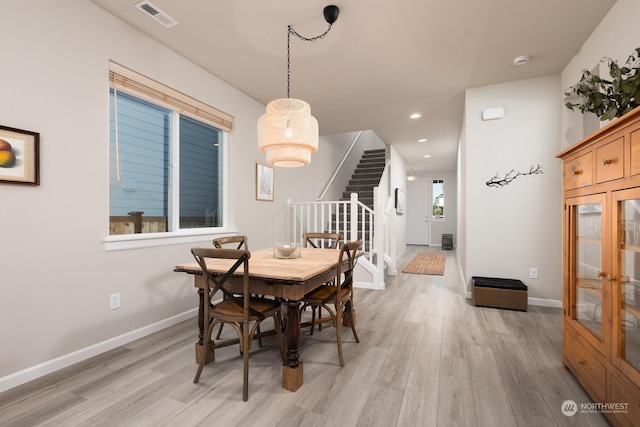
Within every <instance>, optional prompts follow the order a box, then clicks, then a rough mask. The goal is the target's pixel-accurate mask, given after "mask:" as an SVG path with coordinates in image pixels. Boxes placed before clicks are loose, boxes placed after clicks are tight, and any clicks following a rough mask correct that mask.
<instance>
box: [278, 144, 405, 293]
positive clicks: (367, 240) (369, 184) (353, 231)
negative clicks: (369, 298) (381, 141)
mask: <svg viewBox="0 0 640 427" xmlns="http://www.w3.org/2000/svg"><path fill="white" fill-rule="evenodd" d="M288 205H289V210H290V224H291V236H292V241H295V242H297V241H299V239H300V237H301V236H302V234H303V233H305V232H330V233H340V234H342V235H343V239H344V241H345V242H347V241H353V240H357V239H362V241H363V242H362V248H363V251H364V255H363V256H362V257H361V258H359V259H358V268H362V271H363V272H366V274H370V276H369V277H370V280H366V281H360V282H358V283H357V284H356V286H358V287H366V288H369V289H384V287H385V284H384V277H385V272H387V273H388V274H390V275H395V274H396V273H395V272H396V270H395V237H394V235H393V233H391V232H390V230H393V229H394V228H393V221H394V216H395V215H391V211H392V209H391V205H392V197H391V194H390V192H389V169H388V167H386V160H385V150H384V149H380V150H367V151H365V152H364V153H363V155H362V158H361V159H360V162H359V163H358V165H357V167H356V170H355V171H354V173H353V175H352V177H351V180H350V181H349V184H348V185H347V188H346V191H345V192H344V193H343V195H342V198H341V199H340V200H335V201H316V202H292V201H291V200H289V201H288ZM387 267H388V269H387ZM366 274H365V275H366Z"/></svg>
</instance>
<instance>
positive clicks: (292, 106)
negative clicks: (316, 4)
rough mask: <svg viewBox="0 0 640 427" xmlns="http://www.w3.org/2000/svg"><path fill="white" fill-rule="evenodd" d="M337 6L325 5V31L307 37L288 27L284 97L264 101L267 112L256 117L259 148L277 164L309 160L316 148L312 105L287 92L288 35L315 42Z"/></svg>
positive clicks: (335, 15)
mask: <svg viewBox="0 0 640 427" xmlns="http://www.w3.org/2000/svg"><path fill="white" fill-rule="evenodd" d="M339 12H340V11H339V9H338V7H337V6H327V7H325V8H324V11H323V13H324V19H325V21H327V23H328V24H329V28H327V31H325V32H324V33H322V34H320V35H319V36H316V37H312V38H306V37H303V36H301V35H300V34H298V33H297V32H296V30H294V29H293V28H292V27H291V25H289V26H288V27H287V97H286V98H278V99H275V100H273V101H271V102H269V103H268V104H267V111H266V113H265V114H264V115H263V116H262V117H260V119H259V120H258V148H259V149H260V151H262V152H263V153H265V154H266V155H267V163H269V164H270V165H273V166H280V167H300V166H305V165H308V164H309V163H311V154H313V153H315V152H316V151H318V121H317V120H316V118H315V117H313V116H312V115H311V107H310V106H309V104H308V103H307V102H305V101H303V100H301V99H296V98H291V97H290V96H289V89H290V77H291V66H290V65H291V35H294V36H296V37H298V38H299V39H300V40H303V41H311V42H314V41H316V40H318V39H321V38H324V36H326V35H327V33H328V32H329V30H331V26H332V25H333V23H334V22H336V20H337V19H338V14H339Z"/></svg>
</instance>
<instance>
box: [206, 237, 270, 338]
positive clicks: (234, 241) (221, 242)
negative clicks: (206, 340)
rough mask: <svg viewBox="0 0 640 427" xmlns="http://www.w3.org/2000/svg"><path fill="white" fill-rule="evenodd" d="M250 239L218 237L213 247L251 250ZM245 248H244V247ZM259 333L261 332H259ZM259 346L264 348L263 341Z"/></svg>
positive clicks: (222, 325) (218, 336)
mask: <svg viewBox="0 0 640 427" xmlns="http://www.w3.org/2000/svg"><path fill="white" fill-rule="evenodd" d="M248 240H249V239H247V236H228V237H218V238H217V239H213V242H212V243H213V246H214V247H216V248H220V249H224V248H230V247H235V248H236V249H244V250H247V251H248V250H249V241H248ZM243 246H244V247H243ZM226 297H227V296H226V295H223V296H222V298H226ZM223 327H224V323H220V327H219V328H218V333H217V334H216V339H217V340H219V339H220V335H221V334H222V328H223ZM258 333H260V331H259V330H258ZM258 345H259V346H260V347H262V340H261V339H260V340H258Z"/></svg>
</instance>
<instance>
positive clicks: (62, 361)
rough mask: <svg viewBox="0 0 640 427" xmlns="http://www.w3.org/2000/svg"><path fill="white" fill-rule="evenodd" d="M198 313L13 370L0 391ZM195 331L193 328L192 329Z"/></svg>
mask: <svg viewBox="0 0 640 427" xmlns="http://www.w3.org/2000/svg"><path fill="white" fill-rule="evenodd" d="M197 314H198V309H197V308H194V309H192V310H188V311H185V312H184V313H180V314H177V315H175V316H172V317H169V318H168V319H164V320H160V321H159V322H156V323H152V324H151V325H147V326H143V327H142V328H140V329H136V330H135V331H131V332H127V333H125V334H122V335H119V336H117V337H114V338H111V339H108V340H106V341H103V342H100V343H97V344H94V345H92V346H89V347H85V348H83V349H80V350H77V351H74V352H73V353H69V354H65V355H63V356H60V357H57V358H55V359H52V360H48V361H46V362H43V363H40V364H39V365H35V366H32V367H30V368H27V369H23V370H22V371H18V372H15V373H13V374H10V375H7V376H5V377H2V378H0V393H2V392H3V391H6V390H9V389H11V388H14V387H17V386H19V385H21V384H24V383H27V382H29V381H31V380H34V379H36V378H40V377H43V376H45V375H47V374H50V373H52V372H55V371H58V370H60V369H63V368H66V367H67V366H71V365H73V364H74V363H78V362H82V361H83V360H86V359H89V358H91V357H93V356H97V355H99V354H102V353H104V352H107V351H109V350H113V349H114V348H116V347H120V346H121V345H125V344H128V343H130V342H132V341H135V340H137V339H140V338H142V337H145V336H147V335H151V334H153V333H155V332H158V331H161V330H162V329H165V328H168V327H169V326H173V325H175V324H177V323H180V322H182V321H185V320H187V319H190V318H192V317H195V316H196V315H197ZM194 332H195V330H194Z"/></svg>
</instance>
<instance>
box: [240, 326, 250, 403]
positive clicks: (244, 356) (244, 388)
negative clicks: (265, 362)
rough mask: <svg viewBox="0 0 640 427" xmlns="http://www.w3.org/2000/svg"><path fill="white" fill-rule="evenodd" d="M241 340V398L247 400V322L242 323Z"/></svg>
mask: <svg viewBox="0 0 640 427" xmlns="http://www.w3.org/2000/svg"><path fill="white" fill-rule="evenodd" d="M242 326H243V328H242V342H243V347H244V348H243V350H244V351H243V352H242V360H243V363H244V367H243V376H242V400H243V401H245V402H246V401H247V400H249V346H250V345H251V343H250V342H249V324H248V323H245V324H243V325H242Z"/></svg>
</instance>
